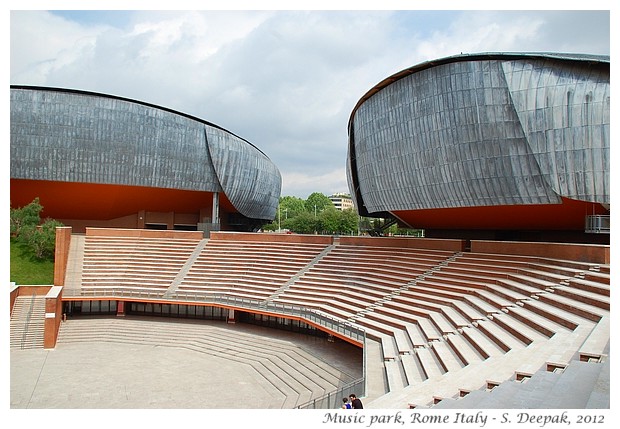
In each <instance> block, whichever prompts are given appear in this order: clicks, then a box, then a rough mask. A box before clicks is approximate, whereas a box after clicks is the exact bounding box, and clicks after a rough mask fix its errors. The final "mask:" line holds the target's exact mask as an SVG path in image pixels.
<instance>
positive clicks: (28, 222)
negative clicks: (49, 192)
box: [10, 197, 43, 237]
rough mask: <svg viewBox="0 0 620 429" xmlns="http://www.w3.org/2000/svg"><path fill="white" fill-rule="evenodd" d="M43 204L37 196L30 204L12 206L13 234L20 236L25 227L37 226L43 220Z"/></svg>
mask: <svg viewBox="0 0 620 429" xmlns="http://www.w3.org/2000/svg"><path fill="white" fill-rule="evenodd" d="M42 210H43V206H42V205H41V204H40V203H39V198H38V197H37V198H35V199H34V200H33V201H32V202H31V203H30V204H28V205H26V206H24V207H20V208H16V209H14V208H12V207H11V215H10V218H11V235H12V236H14V237H19V236H20V234H21V233H22V229H23V228H28V227H32V226H37V225H38V224H39V223H40V222H41V211H42Z"/></svg>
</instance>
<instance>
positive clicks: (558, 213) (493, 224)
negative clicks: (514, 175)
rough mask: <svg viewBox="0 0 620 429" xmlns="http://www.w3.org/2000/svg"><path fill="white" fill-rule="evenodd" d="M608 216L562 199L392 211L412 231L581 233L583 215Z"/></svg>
mask: <svg viewBox="0 0 620 429" xmlns="http://www.w3.org/2000/svg"><path fill="white" fill-rule="evenodd" d="M592 214H601V215H606V214H609V213H608V212H607V211H606V210H605V209H604V208H603V207H602V206H601V205H600V204H596V203H588V202H585V201H577V200H571V199H568V198H563V199H562V204H537V205H509V206H486V207H463V208H443V209H423V210H406V211H395V212H394V215H395V216H397V217H398V218H399V219H402V220H403V221H404V222H406V223H407V224H409V225H411V227H413V228H420V229H482V230H485V229H486V230H575V231H583V230H584V226H585V217H586V215H592Z"/></svg>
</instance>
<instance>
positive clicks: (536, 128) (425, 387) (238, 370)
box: [10, 53, 611, 411]
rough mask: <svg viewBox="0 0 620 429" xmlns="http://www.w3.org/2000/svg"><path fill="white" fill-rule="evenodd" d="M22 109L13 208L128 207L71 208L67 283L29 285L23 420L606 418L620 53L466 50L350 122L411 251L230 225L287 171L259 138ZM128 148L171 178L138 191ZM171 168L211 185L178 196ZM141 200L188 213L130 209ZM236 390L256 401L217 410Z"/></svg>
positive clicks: (14, 323) (68, 106) (17, 289)
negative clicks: (122, 416) (617, 60)
mask: <svg viewBox="0 0 620 429" xmlns="http://www.w3.org/2000/svg"><path fill="white" fill-rule="evenodd" d="M11 97H12V98H11V193H12V198H13V195H21V194H23V195H28V196H32V195H34V194H32V189H47V190H49V191H50V193H49V195H54V192H60V191H62V190H66V189H71V190H73V191H75V192H76V193H75V195H77V196H82V197H83V196H85V195H88V194H92V192H91V191H92V190H93V189H95V188H97V189H99V188H98V187H99V186H104V187H105V189H106V192H104V193H102V194H101V195H107V196H112V197H114V198H117V200H107V202H106V204H104V206H106V207H108V208H110V207H112V208H116V209H118V208H119V207H121V208H129V209H130V210H129V211H127V212H123V213H121V212H118V211H117V212H115V213H114V214H111V215H108V216H107V217H106V218H105V219H101V218H95V217H94V215H93V214H92V213H81V215H80V219H75V218H71V216H69V217H63V216H58V217H59V218H61V219H62V220H67V221H68V222H67V223H66V224H67V225H69V226H68V227H66V228H59V229H58V230H57V248H56V263H55V273H54V285H53V286H39V287H35V286H28V285H14V286H13V287H12V289H11V302H10V305H11V322H10V323H11V407H12V408H82V407H84V408H87V407H91V408H94V407H101V408H134V407H140V408H166V407H168V408H277V409H293V408H320V409H332V408H338V407H339V404H340V398H342V396H346V395H347V394H348V393H350V392H355V393H357V394H358V396H361V397H362V399H363V400H364V405H365V407H366V408H368V409H376V410H380V409H399V410H400V409H411V408H416V409H429V410H437V411H439V410H442V409H444V410H445V409H459V408H461V409H493V408H502V409H541V408H545V409H546V408H554V409H609V407H610V346H609V344H610V325H611V314H610V307H611V281H610V259H609V252H610V246H609V232H610V231H609V212H610V192H609V174H610V168H609V147H610V142H609V135H610V134H609V128H610V120H609V99H610V98H609V57H598V56H590V55H569V54H554V53H550V54H519V53H514V54H502V53H488V54H476V55H459V56H455V57H450V58H445V59H440V60H436V61H431V62H428V63H424V64H420V65H418V66H414V67H411V68H409V69H406V70H403V71H402V72H400V73H397V74H395V75H393V76H390V77H388V78H387V79H385V80H384V81H382V82H380V83H379V84H378V85H376V86H375V87H373V88H372V89H371V90H370V91H369V92H368V93H367V94H365V95H364V96H363V97H362V99H360V102H359V103H358V105H356V106H355V109H354V111H353V113H352V115H351V118H350V122H349V154H348V159H347V172H348V178H349V186H350V189H351V193H352V195H353V197H354V200H355V203H356V208H357V210H358V211H359V213H360V215H364V216H375V217H380V218H389V219H393V220H394V221H395V222H398V223H399V224H401V225H405V226H410V227H417V228H422V229H424V230H425V232H426V233H427V236H426V237H424V238H415V239H413V238H396V237H332V236H316V235H314V236H312V235H307V236H305V235H283V234H261V233H246V232H224V231H217V230H218V229H220V228H221V229H226V228H227V227H235V226H236V227H238V228H239V229H244V230H253V229H255V228H256V227H257V226H258V225H260V224H261V223H264V222H265V221H267V220H268V219H270V218H271V219H273V216H274V213H275V210H276V209H277V198H278V194H279V184H280V176H279V173H278V172H277V169H276V168H275V166H273V165H272V164H271V162H270V161H269V160H268V158H267V157H266V156H265V155H264V154H263V153H262V152H260V150H258V149H257V148H255V147H253V146H252V145H251V144H249V142H247V141H245V140H243V139H240V138H238V137H237V136H235V135H233V134H232V133H229V132H227V131H226V130H223V129H221V128H220V127H217V126H214V125H213V124H209V123H206V122H205V121H202V120H197V119H196V118H192V117H188V116H187V115H183V114H179V113H178V112H172V111H169V110H168V109H163V108H161V107H157V106H151V105H146V104H144V103H139V102H136V101H134V100H126V99H121V98H118V97H110V96H102V95H101V94H91V93H82V92H76V91H66V90H53V89H41V88H27V87H12V88H11ZM84 108H85V109H86V110H83V109H84ZM98 109H99V110H98ZM35 112H44V114H43V115H42V116H37V117H36V118H34V117H33V115H34V113H35ZM55 112H56V113H57V114H56V113H55ZM67 112H68V113H67ZM71 112H77V114H72V113H71ZM102 112H104V113H103V116H101V115H102ZM35 116H36V115H35ZM99 116H101V117H103V118H104V119H105V118H108V119H112V120H111V121H106V120H103V121H101V125H99V122H97V121H94V122H92V119H93V118H96V117H99ZM33 118H34V120H33ZM128 118H129V119H131V120H128ZM72 121H77V122H75V123H74V122H72ZM145 121H146V122H145ZM93 123H94V124H95V128H94V129H95V131H96V132H94V133H92V129H91V128H90V126H91V125H89V124H93ZM115 123H121V124H124V126H123V127H122V130H120V129H116V128H115V125H114V124H115ZM145 123H146V124H153V125H157V127H155V128H152V129H150V131H153V133H154V134H151V133H150V132H146V133H140V132H136V130H138V129H139V126H140V124H142V126H144V124H145ZM75 125H77V127H75V129H74V126H75ZM179 126H180V128H179ZM98 127H99V128H98ZM136 127H138V128H136ZM158 127H161V128H162V129H163V131H162V132H161V133H159V132H157V128H158ZM72 129H73V131H71V130H72ZM179 129H182V130H186V132H183V133H181V134H182V135H183V137H184V138H183V139H181V140H180V141H181V142H182V143H183V144H181V145H177V142H178V141H179V140H178V138H177V137H178V136H177V132H178V130H179ZM41 130H47V132H49V134H50V136H51V137H46V136H45V135H44V134H45V133H42V131H41ZM134 135H137V136H142V135H143V136H144V137H145V138H146V139H144V140H140V139H137V140H135V139H134V140H132V141H125V140H123V139H124V138H127V137H126V136H134ZM76 136H77V138H74V137H76ZM119 136H121V137H123V136H125V137H123V139H120V140H119ZM162 136H163V140H162V141H161V142H160V143H162V142H163V143H162V144H160V145H158V144H155V147H158V148H160V149H162V151H161V152H157V153H155V154H152V157H151V156H150V155H149V156H146V158H144V157H142V155H141V154H144V153H150V152H148V150H147V149H148V148H149V147H150V145H152V144H153V142H154V141H159V140H158V139H159V138H160V137H162ZM132 139H133V137H132ZM84 142H90V143H93V144H94V143H96V144H97V145H102V147H105V148H107V150H106V151H103V152H102V153H100V152H97V151H94V152H93V151H89V150H87V149H88V144H86V145H84ZM115 145H119V146H118V147H120V146H123V147H129V148H133V149H131V150H132V151H134V150H135V151H134V152H132V151H129V152H128V153H125V152H123V153H122V154H121V155H119V156H121V158H115V157H116V156H117V155H118V154H115V148H118V147H117V146H115ZM187 148H192V149H191V150H190V152H188V153H190V156H189V157H188V156H187V154H186V153H185V152H184V151H185V149H187ZM230 148H238V149H239V151H237V152H235V151H233V152H235V153H236V154H237V155H238V156H232V157H229V156H227V154H228V153H229V149H230ZM170 152H172V153H174V154H176V155H175V156H174V157H173V158H174V160H175V162H173V163H172V164H166V163H163V164H162V163H161V162H160V161H162V160H164V159H165V158H166V156H164V155H166V154H168V153H170ZM75 153H78V154H79V155H80V160H82V158H84V157H86V158H85V159H84V161H85V162H83V163H77V162H76V160H75V159H73V158H72V156H73V155H74V154H75ZM93 153H95V154H96V156H95V157H90V158H89V156H90V155H93ZM123 156H124V157H130V158H131V157H133V158H131V159H132V160H136V159H138V160H143V161H144V162H146V164H145V165H144V167H145V168H146V169H147V170H148V171H157V172H159V173H161V174H150V175H149V174H147V175H144V174H138V175H137V176H136V177H139V178H140V180H146V179H151V180H155V182H151V181H146V182H140V183H134V182H132V181H131V180H133V179H131V178H132V177H134V173H135V172H134V171H133V170H127V169H126V168H127V166H128V164H127V163H126V162H125V161H126V160H127V159H128V158H127V159H126V158H123ZM97 157H103V158H97ZM97 159H103V160H104V163H105V164H106V165H108V166H109V167H110V168H99V167H98V165H99V163H98V162H97ZM187 162H189V163H190V164H191V166H190V164H184V163H187ZM178 163H180V164H182V165H185V166H186V167H187V166H189V167H187V168H184V171H185V170H186V171H192V172H194V173H195V174H194V173H192V174H191V177H192V179H196V178H198V179H201V178H205V180H206V181H207V182H208V183H206V184H205V183H201V184H197V185H196V186H194V185H192V186H190V187H189V188H188V187H186V186H184V185H183V180H178V182H177V179H179V177H178V175H176V174H177V173H178V171H177V170H178V168H177V167H178ZM239 165H246V166H247V165H249V166H250V167H248V169H247V170H243V171H244V174H241V175H236V174H235V172H236V171H237V170H236V168H238V166H239ZM252 166H254V167H252ZM257 166H259V167H257ZM60 167H62V168H60ZM81 167H85V168H81ZM263 167H264V168H263ZM154 168H155V170H153V169H154ZM196 168H198V169H199V172H197V171H198V170H195V169H196ZM205 169H206V170H208V171H206V170H205ZM113 171H117V172H118V174H117V175H114V174H112V173H111V172H113ZM175 172H177V173H175ZM246 173H247V174H246ZM110 174H112V175H111V176H110ZM160 175H161V178H159V176H160ZM143 176H144V177H143ZM254 177H258V178H260V180H253V179H252V178H254ZM159 179H161V180H160V181H157V180H159ZM166 180H168V182H166ZM32 184H34V185H35V186H34V187H31V188H29V187H28V186H29V185H32ZM48 185H49V186H48ZM119 185H121V186H123V190H131V189H133V191H132V192H133V193H131V192H130V193H119V192H118V191H119V188H117V186H119ZM255 185H256V186H255ZM144 189H149V190H151V191H152V192H153V193H154V195H159V197H160V198H157V200H159V201H171V202H173V203H174V202H175V201H176V203H179V204H180V203H182V202H183V204H185V203H186V202H188V201H190V200H191V201H192V204H193V205H192V204H190V205H188V206H185V207H189V208H186V209H182V210H180V211H178V212H176V211H175V210H176V209H175V208H171V207H161V206H157V205H156V204H155V203H153V202H152V201H148V200H145V199H141V198H136V199H135V201H136V202H138V203H139V204H138V205H127V204H125V203H126V202H128V201H133V199H132V195H138V194H139V195H141V196H142V197H144V196H146V195H148V193H144V192H142V193H140V192H139V191H140V190H144ZM26 190H28V191H29V192H30V193H28V192H21V191H26ZM18 191H20V192H18ZM87 191H88V192H87ZM187 191H190V193H189V194H188V193H187ZM136 192H138V194H136ZM194 192H198V194H194ZM172 195H174V196H175V197H174V198H172V197H171V198H168V197H169V196H172ZM197 195H198V198H195V197H196V196H197ZM50 201H54V199H53V198H52V199H51V200H50ZM83 201H87V202H88V200H83ZM111 201H115V202H114V203H113V204H111V203H110V202H111ZM118 201H122V202H125V203H123V204H119V203H118ZM196 201H198V202H199V203H198V205H196ZM205 201H208V202H209V203H208V204H206V205H205V204H204V202H205ZM28 202H29V201H25V203H28ZM220 203H221V204H220ZM149 204H154V205H152V206H149ZM44 205H45V206H47V207H50V208H49V209H50V210H52V209H53V208H54V206H53V204H47V203H46V204H44ZM87 206H89V204H81V205H80V207H82V208H83V207H87ZM190 206H191V207H190ZM218 206H219V208H220V209H221V210H222V213H225V216H224V218H226V221H223V222H221V224H216V223H215V222H213V220H214V219H217V218H218V217H219V216H220V212H219V211H218V209H217V207H218ZM69 208H71V207H69ZM73 209H75V211H74V212H72V213H80V211H79V210H78V208H75V207H73ZM168 212H169V213H173V215H171V216H168V217H166V216H162V213H168ZM141 215H149V216H151V221H150V222H148V221H144V219H143V218H142V217H141ZM74 217H75V216H74ZM203 221H204V222H203ZM590 221H595V222H594V223H589V222H590ZM596 222H598V223H596ZM605 222H607V223H605ZM118 223H123V225H118ZM202 223H204V225H202V226H201V224H202ZM584 224H585V225H586V227H585V228H584ZM153 225H155V226H157V225H159V226H162V225H163V226H164V227H165V229H166V231H163V230H158V231H154V230H149V227H152V226H153ZM177 227H180V228H181V229H187V227H191V228H192V229H196V231H180V230H175V229H177ZM591 227H592V228H591ZM65 314H68V319H67V320H66V321H63V319H64V315H65ZM308 334H311V335H308ZM155 358H156V359H155ZM211 363H213V365H214V366H213V367H211V366H210V364H211ZM149 365H154V366H149ZM225 365H226V366H225ZM224 367H226V368H227V369H225V370H224V369H223V368H224ZM200 370H204V376H205V377H204V378H203V377H196V376H194V375H195V374H196V371H200ZM145 372H148V374H157V376H156V377H151V378H148V379H145V376H144V373H145ZM67 374H74V375H75V377H67V376H66V375H67ZM242 375H243V376H242ZM174 380H178V381H180V382H179V383H178V384H180V385H183V386H185V387H184V388H182V389H180V390H177V387H179V386H178V385H177V384H175V383H174ZM89 382H90V385H89ZM225 383H231V384H234V385H235V386H236V387H237V388H238V389H239V390H243V391H248V392H249V391H251V395H252V401H251V402H242V403H240V402H235V398H236V397H237V396H238V395H236V393H232V391H231V389H228V390H227V392H226V393H225V394H224V393H223V394H221V395H214V396H210V395H212V391H213V387H214V386H220V387H221V386H223V384H225ZM171 384H173V386H171ZM229 393H230V394H231V395H232V396H226V395H228V394H229Z"/></svg>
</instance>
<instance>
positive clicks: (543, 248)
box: [471, 240, 610, 264]
mask: <svg viewBox="0 0 620 429" xmlns="http://www.w3.org/2000/svg"><path fill="white" fill-rule="evenodd" d="M609 249H610V248H609V246H605V245H598V244H565V243H536V242H520V241H490V240H489V241H487V240H472V241H471V251H472V252H474V253H496V254H503V255H520V256H539V257H544V258H552V259H565V260H568V261H579V262H589V263H595V264H609V262H610V259H609Z"/></svg>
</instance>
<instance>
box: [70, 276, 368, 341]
mask: <svg viewBox="0 0 620 429" xmlns="http://www.w3.org/2000/svg"><path fill="white" fill-rule="evenodd" d="M63 297H64V298H77V297H82V298H95V297H108V298H140V299H147V300H153V301H161V300H162V299H164V297H163V292H159V291H157V292H154V291H148V290H147V291H145V290H137V289H136V290H132V289H126V288H121V287H119V288H107V289H100V290H97V291H87V290H82V289H64V290H63ZM171 298H173V297H166V298H165V299H171ZM174 298H176V299H177V300H179V301H182V302H200V303H213V304H221V305H228V306H231V307H235V308H247V309H251V310H257V311H263V312H264V311H268V312H272V313H276V314H282V315H285V316H295V317H299V318H302V319H305V320H306V321H308V322H311V323H315V324H317V325H320V326H323V327H324V328H326V329H329V330H330V331H333V332H337V333H338V334H341V335H344V336H346V337H347V338H350V339H352V340H354V341H357V342H360V343H363V342H364V339H365V337H366V332H365V331H364V330H363V329H362V328H359V327H357V326H354V325H353V324H351V323H349V322H345V321H343V320H340V319H337V318H335V317H332V316H330V315H328V314H326V313H323V312H321V311H319V310H315V309H309V308H306V307H304V306H302V305H294V304H285V303H275V302H265V301H263V300H259V299H254V298H242V297H238V296H234V295H227V294H212V295H204V294H198V293H193V292H182V291H177V292H176V293H175V294H174Z"/></svg>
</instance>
